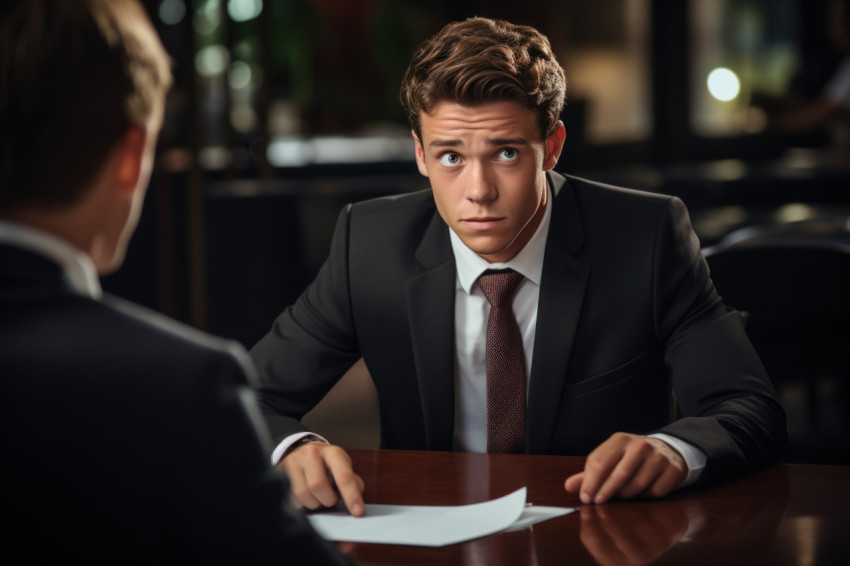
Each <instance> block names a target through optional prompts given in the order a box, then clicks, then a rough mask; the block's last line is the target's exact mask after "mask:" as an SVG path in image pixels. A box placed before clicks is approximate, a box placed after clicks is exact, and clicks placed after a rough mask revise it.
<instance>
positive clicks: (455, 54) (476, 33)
mask: <svg viewBox="0 0 850 566" xmlns="http://www.w3.org/2000/svg"><path fill="white" fill-rule="evenodd" d="M566 90H567V82H566V79H565V78H564V70H563V69H562V68H561V65H560V64H558V61H557V60H556V59H555V56H554V55H553V53H552V47H551V45H550V44H549V40H548V39H547V38H546V36H544V35H543V34H541V33H540V32H539V31H537V30H536V29H534V28H532V27H529V26H522V25H516V24H512V23H510V22H506V21H503V20H491V19H487V18H469V19H467V20H465V21H460V22H453V23H450V24H448V25H447V26H445V27H444V28H443V29H442V30H441V31H440V32H438V33H437V34H436V35H434V36H433V37H431V38H430V39H427V40H426V41H424V42H423V43H422V44H421V45H420V46H419V47H418V48H417V49H416V51H415V52H414V54H413V58H412V60H411V62H410V66H408V68H407V71H406V72H405V75H404V79H402V83H401V92H400V99H401V104H402V106H403V107H404V109H405V110H406V111H407V118H408V120H409V121H410V125H411V127H412V128H413V131H414V132H415V133H416V135H417V136H419V137H420V139H421V131H420V120H419V118H420V112H422V111H425V112H428V111H430V110H431V109H432V108H433V107H434V106H436V105H437V104H438V103H439V102H443V101H452V102H457V103H459V104H463V105H465V106H475V105H477V104H482V103H486V102H494V101H503V100H510V101H515V102H519V103H521V104H523V105H525V106H526V107H528V108H530V109H532V110H534V111H535V112H536V113H537V115H538V120H539V123H540V132H541V134H542V136H543V137H545V136H546V135H548V134H549V133H550V132H551V131H552V129H553V128H554V127H555V124H557V122H558V119H559V117H560V114H561V110H562V109H563V107H564V99H565V96H566Z"/></svg>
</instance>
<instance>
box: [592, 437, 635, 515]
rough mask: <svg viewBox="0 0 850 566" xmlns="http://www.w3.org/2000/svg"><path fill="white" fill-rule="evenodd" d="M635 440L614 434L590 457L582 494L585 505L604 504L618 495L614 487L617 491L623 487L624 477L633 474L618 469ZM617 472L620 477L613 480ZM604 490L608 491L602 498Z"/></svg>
mask: <svg viewBox="0 0 850 566" xmlns="http://www.w3.org/2000/svg"><path fill="white" fill-rule="evenodd" d="M634 438H637V437H635V436H634V435H631V434H626V433H621V432H618V433H615V434H612V435H611V437H610V438H609V439H608V440H606V441H605V442H603V443H602V444H600V445H599V446H598V447H597V448H596V449H595V450H594V451H593V452H591V453H590V455H588V457H587V462H585V466H584V481H583V482H582V485H581V493H580V497H581V500H582V502H583V503H604V502H605V501H607V500H608V498H610V497H611V495H612V494H614V493H616V489H612V486H616V488H617V489H619V488H620V487H622V484H623V481H624V479H623V476H624V475H628V476H630V475H631V473H629V472H628V469H627V468H624V467H623V468H620V469H619V470H618V469H617V468H618V467H620V462H621V461H622V459H623V458H624V457H625V455H626V450H627V448H628V447H629V446H631V442H632V440H633V439H634ZM615 471H616V473H617V474H618V475H617V476H616V477H615V478H614V479H613V480H611V475H612V474H613V473H615ZM626 479H628V478H626ZM606 484H607V486H606ZM603 488H604V489H606V491H605V492H603V494H602V496H600V494H599V492H600V490H602V489H603Z"/></svg>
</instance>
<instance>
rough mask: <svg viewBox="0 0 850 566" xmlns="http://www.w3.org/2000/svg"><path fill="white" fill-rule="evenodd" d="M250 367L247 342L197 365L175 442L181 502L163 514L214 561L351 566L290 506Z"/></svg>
mask: <svg viewBox="0 0 850 566" xmlns="http://www.w3.org/2000/svg"><path fill="white" fill-rule="evenodd" d="M251 371H252V368H251V365H250V360H249V359H248V356H247V354H246V353H245V352H244V350H242V349H241V348H234V351H231V352H220V351H219V352H216V353H215V354H213V355H211V356H209V359H208V363H207V364H206V365H205V367H201V368H199V372H198V374H197V376H196V379H194V380H193V384H194V385H193V387H192V389H193V391H189V390H188V389H187V393H189V394H190V395H191V396H192V397H193V398H192V399H191V400H190V401H189V402H187V403H185V406H186V407H188V409H187V413H188V414H186V415H185V421H184V423H183V426H182V431H181V434H180V435H179V438H180V439H181V442H180V446H175V447H174V455H173V458H174V462H175V465H174V471H175V473H176V474H177V476H178V477H176V478H175V485H179V486H182V487H181V489H180V490H179V492H178V494H177V497H178V498H179V499H178V500H180V499H182V501H181V502H180V504H179V505H176V506H175V507H176V509H163V511H162V512H163V514H164V515H165V516H170V517H171V520H172V521H175V522H177V523H178V524H176V525H175V529H177V530H179V532H183V533H186V534H187V538H188V542H187V543H186V544H188V545H191V546H192V547H193V548H190V549H186V550H187V554H189V555H194V554H195V553H196V552H197V551H198V550H199V549H202V552H204V553H205V554H207V556H206V557H205V561H206V560H208V561H209V563H215V564H218V563H221V564H237V563H238V564H315V565H319V566H332V565H334V566H335V565H344V564H350V562H349V561H348V560H347V559H346V558H345V557H344V556H343V555H342V554H341V553H339V552H338V550H337V549H336V548H335V547H334V546H333V545H331V544H330V543H328V542H327V541H325V540H324V539H322V538H321V537H320V536H319V535H318V534H317V533H316V532H315V531H314V530H313V529H312V527H311V526H310V524H309V523H308V521H307V520H306V519H305V518H304V516H303V515H302V514H301V513H299V512H297V511H296V510H295V509H293V508H292V506H291V505H290V503H289V485H288V483H287V480H286V478H285V477H284V476H283V475H282V474H278V473H277V472H275V471H274V470H272V468H271V467H270V465H269V463H268V457H267V451H268V433H267V431H266V430H265V427H264V425H263V423H262V420H261V418H260V415H259V409H258V407H257V405H256V400H255V398H254V393H253V391H252V390H251V389H250V387H248V385H249V382H248V379H250V378H251V377H252V375H251ZM184 441H185V442H184Z"/></svg>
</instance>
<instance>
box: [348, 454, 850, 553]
mask: <svg viewBox="0 0 850 566" xmlns="http://www.w3.org/2000/svg"><path fill="white" fill-rule="evenodd" d="M350 453H351V456H352V458H353V460H354V466H355V470H356V471H357V472H358V473H359V474H360V475H361V476H362V477H363V479H364V480H365V482H366V492H365V497H366V501H367V502H368V503H396V504H405V505H461V504H467V503H477V502H480V501H485V500H488V499H492V498H494V497H498V496H502V495H506V494H507V493H510V492H512V491H514V490H515V489H517V488H520V487H523V486H526V487H527V488H528V501H530V502H532V503H534V504H537V505H552V506H559V507H579V510H578V511H577V512H575V513H570V514H569V515H565V516H562V517H557V518H555V519H550V520H548V521H544V522H541V523H537V524H535V525H532V526H530V527H527V528H525V529H522V530H519V531H514V532H504V533H500V534H496V535H492V536H489V537H484V538H481V539H477V540H474V541H470V542H467V543H463V544H456V545H451V546H447V547H442V548H424V547H414V546H401V545H377V544H361V543H338V544H339V547H340V548H341V549H342V550H343V551H345V552H346V553H347V554H349V555H350V556H351V557H353V558H354V559H355V560H356V561H358V562H359V563H361V564H365V565H370V564H371V565H389V564H392V565H418V564H433V565H440V566H451V565H461V564H462V565H499V566H500V565H506V566H523V565H535V566H545V565H550V564H558V565H581V564H605V565H636V564H676V565H682V564H686V565H689V566H692V565H700V564H707V565H712V566H733V565H735V564H746V565H748V566H752V565H761V564H771V565H773V564H776V565H785V564H798V565H806V566H810V565H820V564H840V565H850V516H848V514H849V513H850V466H814V465H795V464H782V465H777V466H774V467H772V468H770V469H767V470H764V471H761V472H758V473H756V474H754V475H751V476H748V477H745V478H743V479H741V480H739V481H737V482H735V483H732V484H728V485H724V486H720V487H717V488H714V489H709V490H706V491H692V490H685V491H683V492H679V493H677V494H675V495H674V496H671V497H668V498H665V499H662V500H650V499H644V500H631V501H625V500H623V501H616V502H611V503H608V504H605V505H580V502H579V501H578V499H577V498H576V497H575V496H572V495H570V494H568V493H566V492H565V491H564V489H563V482H564V479H565V478H566V477H567V476H568V475H569V474H571V473H574V472H576V471H579V470H580V469H581V468H582V466H583V463H584V458H579V457H571V456H526V455H502V454H462V453H448V452H418V451H397V450H351V451H350Z"/></svg>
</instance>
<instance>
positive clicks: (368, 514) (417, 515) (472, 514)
mask: <svg viewBox="0 0 850 566" xmlns="http://www.w3.org/2000/svg"><path fill="white" fill-rule="evenodd" d="M525 495H526V489H525V488H524V487H523V488H520V489H518V490H517V491H515V492H513V493H510V494H508V495H505V496H504V497H500V498H498V499H494V500H492V501H486V502H483V503H475V504H472V505H459V506H451V507H443V506H436V505H434V506H431V505H375V504H368V503H367V504H366V511H365V514H364V516H363V517H359V518H355V517H352V516H351V515H349V514H348V512H346V511H326V512H321V513H312V514H309V515H308V516H307V517H308V519H309V521H310V523H311V524H312V525H313V527H314V528H315V529H316V530H317V531H318V532H319V533H320V534H321V535H322V536H324V537H325V538H327V539H329V540H334V541H348V542H370V543H379V544H407V545H415V546H445V545H449V544H456V543H459V542H464V541H467V540H472V539H474V538H478V537H483V536H486V535H489V534H493V533H496V532H499V531H502V530H504V529H506V528H508V527H511V526H512V525H514V524H516V523H517V521H520V520H524V521H525V523H524V525H523V526H525V525H529V524H532V523H536V522H538V521H543V520H545V519H549V518H551V517H554V516H557V515H563V514H565V513H569V512H570V511H573V509H559V508H553V507H546V508H543V507H541V508H539V509H540V512H538V509H537V508H534V507H526V505H525ZM532 509H533V510H534V511H530V510H532ZM556 509H557V511H553V510H556ZM547 510H548V511H547ZM523 517H524V519H523Z"/></svg>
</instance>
